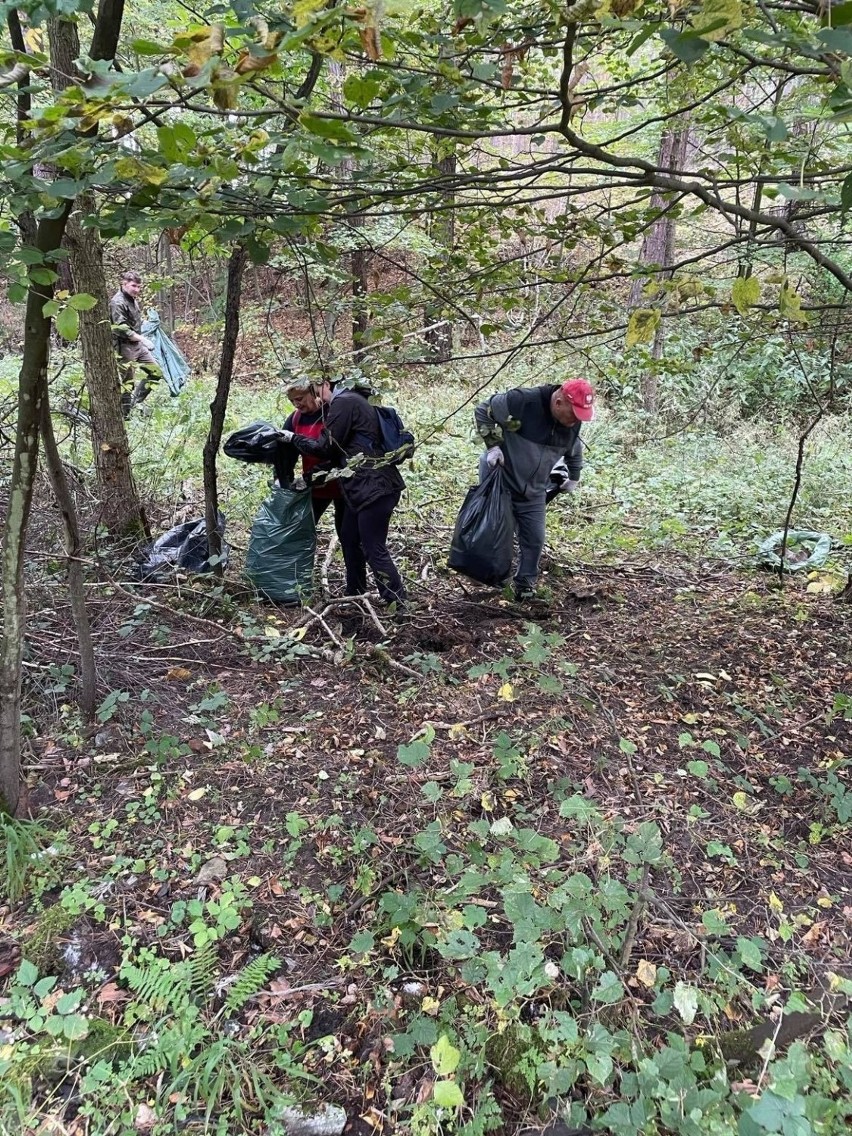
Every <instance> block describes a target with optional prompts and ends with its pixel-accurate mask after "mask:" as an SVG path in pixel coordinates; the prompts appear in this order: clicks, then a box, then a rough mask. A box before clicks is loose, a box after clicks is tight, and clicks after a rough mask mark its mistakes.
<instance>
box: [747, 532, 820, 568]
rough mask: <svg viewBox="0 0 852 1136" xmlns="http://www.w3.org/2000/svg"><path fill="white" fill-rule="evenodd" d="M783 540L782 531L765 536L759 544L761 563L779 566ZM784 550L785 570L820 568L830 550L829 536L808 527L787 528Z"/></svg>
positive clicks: (771, 566) (772, 566)
mask: <svg viewBox="0 0 852 1136" xmlns="http://www.w3.org/2000/svg"><path fill="white" fill-rule="evenodd" d="M783 540H784V533H783V531H782V532H777V533H773V534H772V536H770V537H767V539H766V540H765V541H764V542H763V544H761V546H760V563H761V564H763V565H764V566H765V567H767V568H780V567H781V544H782V542H783ZM785 551H786V555H785V557H784V571H785V572H801V570H802V569H803V568H808V569H813V568H821V567H822V565H823V564H825V562H826V560H827V559H828V554H829V553H830V552H831V537H830V536H829V535H828V533H820V532H811V531H810V529H789V530H788V531H787V548H786V550H785Z"/></svg>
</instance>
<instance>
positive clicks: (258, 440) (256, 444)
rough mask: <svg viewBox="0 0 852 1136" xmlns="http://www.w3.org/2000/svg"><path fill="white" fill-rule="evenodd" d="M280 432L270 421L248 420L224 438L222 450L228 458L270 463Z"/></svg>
mask: <svg viewBox="0 0 852 1136" xmlns="http://www.w3.org/2000/svg"><path fill="white" fill-rule="evenodd" d="M280 441H281V433H280V431H279V430H278V427H277V426H273V425H272V423H271V422H250V423H249V425H248V426H241V427H240V428H239V430H235V431H234V432H233V434H230V435H229V436H228V437H227V439H226V440H225V444H224V446H222V451H223V453H224V454H226V455H227V457H229V458H236V460H237V461H243V462H266V463H267V464H268V465H272V463H273V462H274V461H275V455H276V453H277V452H278V446H279V443H280Z"/></svg>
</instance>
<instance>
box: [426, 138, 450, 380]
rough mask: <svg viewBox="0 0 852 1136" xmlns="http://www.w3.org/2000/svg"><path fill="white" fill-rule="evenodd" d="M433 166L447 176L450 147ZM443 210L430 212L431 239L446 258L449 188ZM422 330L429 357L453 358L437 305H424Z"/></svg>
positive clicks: (442, 314) (436, 359)
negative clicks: (441, 211)
mask: <svg viewBox="0 0 852 1136" xmlns="http://www.w3.org/2000/svg"><path fill="white" fill-rule="evenodd" d="M435 165H436V167H437V169H438V170H439V171H440V172H441V174H442V175H443V176H444V177H446V178H451V177H453V176H454V175H455V172H456V154H455V150H453V152H452V153H450V154H445V155H444V156H443V157H440V158H438V159H437V160H436V162H435ZM441 201H442V204H443V206H444V212H443V213H434V214H433V215H432V223H431V233H430V236H431V237H432V240H433V241H434V242H435V244H436V245H438V247H439V249H441V250H443V258H446V257H449V256H450V254H451V253H452V251H453V248H454V247H455V243H456V218H455V209H454V202H455V194H454V193H453V191H452V190H451V189H447V190H444V191H443V192H442V194H441ZM423 316H424V322H425V325H426V331H425V332H424V338H425V340H426V346H427V347H428V349H429V359H430V360H431V361H432V362H435V363H449V361H450V359H452V357H453V325H452V321H451V320H450V319H448V318H447V313H446V312H445V311H444V310H443V309H442V308H441V306H440V304H438V303H435V302H432V303H428V304H426V306H425V308H424V312H423Z"/></svg>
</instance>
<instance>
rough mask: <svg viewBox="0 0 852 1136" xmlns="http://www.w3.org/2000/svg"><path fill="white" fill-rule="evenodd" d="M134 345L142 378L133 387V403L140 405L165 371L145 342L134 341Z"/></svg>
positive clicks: (135, 356)
mask: <svg viewBox="0 0 852 1136" xmlns="http://www.w3.org/2000/svg"><path fill="white" fill-rule="evenodd" d="M133 347H134V348H135V355H134V358H135V361H136V362H137V363H138V364H139V367H140V369H141V371H142V378H141V379H140V380H139V382H138V383H137V384H136V386H135V387H134V389H133V400H132V405H133V406H138V405H139V404H140V403H141V402H144V401H145V399H146V398H147V397H148V395H149V394H150V393H151V390H152V389H153V387H154V386H155V385H156V384H157V383H159V382H160V381H161V379H162V377H163V372H162V369H161V368H160V364H159V363H158V362H157V360H156V359H155V358H154V356H153V355H152V354H151V352H150V351H149V350H148V348H147V347H146V346H145V345H144V344H142V343H134V344H133Z"/></svg>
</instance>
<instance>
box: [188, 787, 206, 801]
mask: <svg viewBox="0 0 852 1136" xmlns="http://www.w3.org/2000/svg"><path fill="white" fill-rule="evenodd" d="M206 793H207V790H206V789H193V790H192V792H191V793H187V795H186V799H187V800H188V801H200V800H201V798H202V797H203V796H205V795H206Z"/></svg>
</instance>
